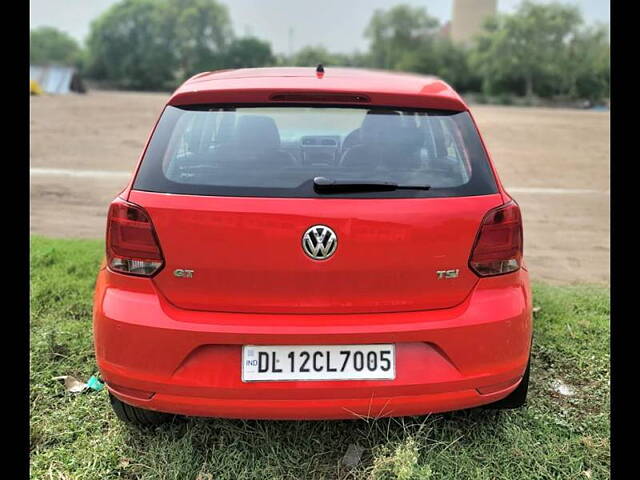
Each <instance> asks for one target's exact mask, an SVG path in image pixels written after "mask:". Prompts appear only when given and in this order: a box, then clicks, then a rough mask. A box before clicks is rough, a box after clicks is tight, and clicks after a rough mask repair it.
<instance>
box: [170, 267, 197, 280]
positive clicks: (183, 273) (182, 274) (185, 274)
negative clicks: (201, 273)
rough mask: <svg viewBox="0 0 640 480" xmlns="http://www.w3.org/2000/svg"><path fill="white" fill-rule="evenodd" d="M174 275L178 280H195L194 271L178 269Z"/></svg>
mask: <svg viewBox="0 0 640 480" xmlns="http://www.w3.org/2000/svg"><path fill="white" fill-rule="evenodd" d="M173 275H174V276H176V277H178V278H193V270H183V269H182V268H178V269H177V270H174V271H173Z"/></svg>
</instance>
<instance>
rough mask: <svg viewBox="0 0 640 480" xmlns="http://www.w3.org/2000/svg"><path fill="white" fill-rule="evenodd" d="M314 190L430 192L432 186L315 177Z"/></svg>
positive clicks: (319, 191) (321, 191) (329, 191)
mask: <svg viewBox="0 0 640 480" xmlns="http://www.w3.org/2000/svg"><path fill="white" fill-rule="evenodd" d="M313 188H314V190H315V191H316V192H318V193H323V192H325V193H335V192H380V191H383V192H386V191H392V190H429V189H430V188H431V186H430V185H401V184H398V183H393V182H382V181H380V182H377V181H371V180H363V181H357V180H355V181H354V180H334V179H331V178H326V177H315V178H314V179H313Z"/></svg>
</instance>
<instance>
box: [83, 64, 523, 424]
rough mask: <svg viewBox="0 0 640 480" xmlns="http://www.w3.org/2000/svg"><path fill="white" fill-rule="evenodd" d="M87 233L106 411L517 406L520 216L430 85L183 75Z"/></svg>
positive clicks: (462, 117) (354, 78) (469, 122)
mask: <svg viewBox="0 0 640 480" xmlns="http://www.w3.org/2000/svg"><path fill="white" fill-rule="evenodd" d="M318 70H321V69H318ZM106 243H107V246H106V260H105V262H104V264H103V266H102V268H101V269H100V272H99V274H98V281H97V286H96V292H95V306H94V334H95V349H96V358H97V363H98V367H99V369H100V372H101V374H102V376H103V378H104V380H105V381H106V384H107V386H108V389H109V393H110V395H111V403H112V406H113V408H114V410H115V412H116V414H117V415H118V417H119V418H121V419H122V420H125V421H129V422H133V423H137V424H154V423H159V422H162V421H165V420H168V419H170V418H171V417H172V415H175V414H183V415H196V416H208V417H231V418H250V419H330V418H350V417H380V416H402V415H416V414H425V413H428V412H441V411H448V410H456V409H463V408H467V407H474V406H479V405H489V404H491V405H492V406H494V407H501V408H505V407H506V408H512V407H517V406H521V405H522V404H523V403H524V401H525V398H526V394H527V385H528V379H529V357H530V347H531V338H532V318H531V292H530V288H529V276H528V273H527V269H526V266H525V264H524V261H523V258H522V243H523V241H522V221H521V216H520V210H519V208H518V205H517V204H516V203H515V202H514V201H513V199H512V198H511V197H510V196H509V195H508V194H507V193H506V191H505V190H504V188H503V187H502V185H501V184H500V181H499V179H498V176H497V174H496V172H495V169H494V167H493V165H492V163H491V160H490V157H489V154H488V152H487V149H486V147H485V145H484V143H483V141H482V139H481V137H480V134H479V133H478V131H477V128H476V125H475V123H474V120H473V117H472V116H471V113H470V112H469V109H468V107H467V105H466V104H465V103H464V101H463V100H462V99H461V98H460V97H459V96H458V95H457V94H456V92H454V91H453V90H452V89H451V87H449V86H448V85H447V84H446V83H444V82H442V81H441V80H439V79H436V78H431V77H424V76H417V75H408V74H396V73H394V74H392V73H385V72H377V71H366V70H351V69H337V68H336V69H327V71H326V72H322V71H316V70H315V69H307V68H265V69H244V70H227V71H219V72H210V73H203V74H200V75H196V76H195V77H193V78H191V79H190V80H188V81H187V82H185V83H184V84H183V85H182V86H181V87H180V88H179V89H178V90H177V91H176V92H175V93H174V94H173V95H172V96H171V98H170V99H169V101H168V102H167V105H166V106H165V108H164V111H163V112H162V115H161V116H160V118H159V120H158V122H157V124H156V126H155V128H154V130H153V133H152V134H151V136H150V138H149V140H148V144H147V146H146V148H145V150H144V152H143V154H142V155H141V158H140V160H139V163H138V166H137V168H136V170H135V172H134V174H133V176H132V179H131V181H130V183H129V185H128V186H127V188H125V190H124V191H123V192H122V193H121V194H120V195H119V196H118V197H117V198H116V199H115V200H114V201H113V203H112V204H111V206H110V208H109V213H108V220H107V238H106Z"/></svg>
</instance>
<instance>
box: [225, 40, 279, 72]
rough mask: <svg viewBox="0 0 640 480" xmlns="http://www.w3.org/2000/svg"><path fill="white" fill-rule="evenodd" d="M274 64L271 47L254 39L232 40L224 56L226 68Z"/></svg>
mask: <svg viewBox="0 0 640 480" xmlns="http://www.w3.org/2000/svg"><path fill="white" fill-rule="evenodd" d="M274 63H275V58H274V56H273V53H272V52H271V45H270V44H269V43H268V42H265V41H262V40H260V39H257V38H255V37H245V38H238V39H235V40H233V41H232V42H231V44H230V45H229V47H228V48H227V52H226V55H225V67H226V68H244V67H264V66H267V65H273V64H274Z"/></svg>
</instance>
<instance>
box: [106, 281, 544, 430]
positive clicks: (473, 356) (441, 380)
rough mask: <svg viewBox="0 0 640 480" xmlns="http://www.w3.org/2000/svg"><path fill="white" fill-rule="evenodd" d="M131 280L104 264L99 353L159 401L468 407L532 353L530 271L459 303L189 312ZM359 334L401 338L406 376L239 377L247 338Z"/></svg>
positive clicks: (401, 371)
mask: <svg viewBox="0 0 640 480" xmlns="http://www.w3.org/2000/svg"><path fill="white" fill-rule="evenodd" d="M514 280H515V281H514ZM124 285H125V282H123V279H122V277H121V276H120V275H118V274H113V273H110V272H108V271H106V270H102V271H101V272H100V274H99V277H98V283H97V287H96V294H95V304H94V338H95V346H96V358H97V363H98V367H99V369H100V372H101V374H102V376H103V378H104V379H105V380H106V382H107V385H108V387H109V389H110V391H111V392H112V393H113V394H114V395H116V396H117V397H118V398H120V399H121V400H122V401H124V402H126V403H129V404H131V405H136V406H139V407H142V408H147V409H151V410H158V411H164V412H171V413H179V414H184V415H195V416H211V417H230V418H252V419H328V418H352V417H357V416H366V417H379V416H402V415H418V414H425V413H432V412H441V411H449V410H457V409H462V408H468V407H474V406H478V405H483V404H487V403H491V402H494V401H497V400H499V399H501V398H504V397H505V396H506V395H508V394H509V393H510V392H511V391H513V389H515V388H516V386H517V385H518V383H519V381H520V379H521V377H522V375H523V373H524V370H525V367H526V364H527V360H528V358H529V349H530V341H531V332H532V324H531V295H530V291H529V286H528V276H527V272H526V271H524V270H521V271H519V272H517V273H515V274H511V275H507V276H503V277H495V278H490V279H482V280H480V281H479V282H478V284H477V285H476V287H475V288H474V290H473V291H472V293H471V294H470V295H469V296H468V297H467V299H466V300H465V301H464V302H463V303H461V304H460V305H458V306H456V307H453V308H450V309H442V310H433V311H423V312H402V313H384V314H348V315H345V314H342V315H275V314H273V315H272V314H241V313H214V312H196V311H187V310H182V309H178V308H176V307H174V306H172V305H171V304H169V303H168V302H167V301H166V300H165V299H164V298H163V297H162V295H161V294H159V293H158V292H157V291H156V290H155V289H154V287H153V284H152V282H151V281H149V280H148V279H134V280H133V282H132V279H131V278H127V279H126V289H125V288H124ZM132 285H134V288H133V289H132ZM358 343H362V344H365V343H395V344H396V358H397V360H396V362H397V366H396V369H397V372H396V379H395V380H392V381H321V382H315V381H314V382H262V383H261V382H258V383H243V382H242V381H241V378H240V377H241V371H240V368H241V366H240V364H241V346H242V345H244V344H266V345H276V344H277V345H304V344H358Z"/></svg>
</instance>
